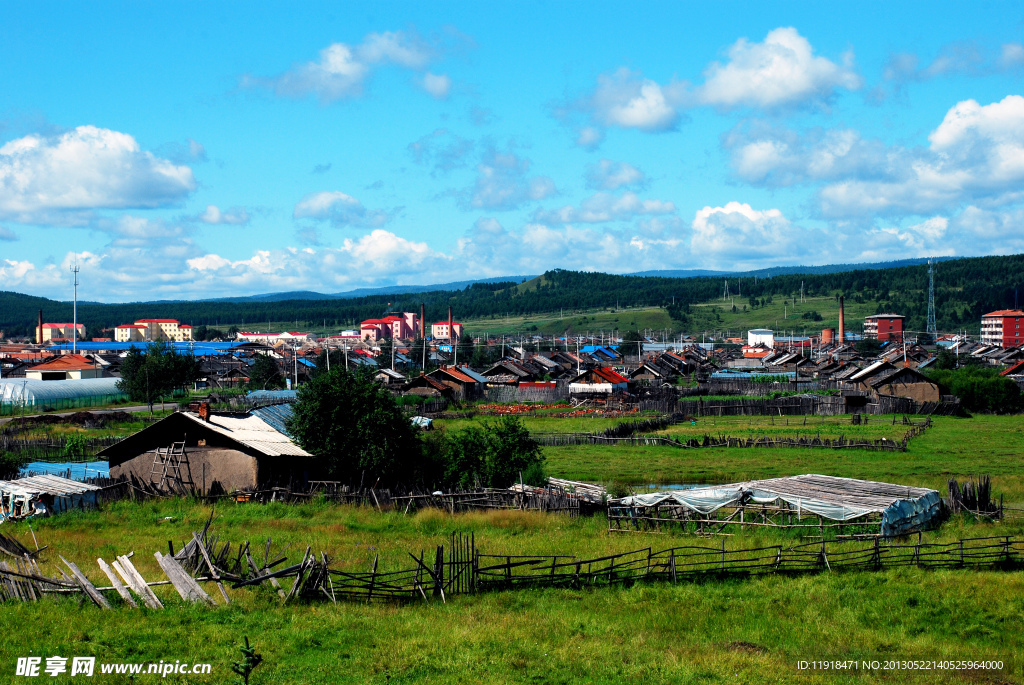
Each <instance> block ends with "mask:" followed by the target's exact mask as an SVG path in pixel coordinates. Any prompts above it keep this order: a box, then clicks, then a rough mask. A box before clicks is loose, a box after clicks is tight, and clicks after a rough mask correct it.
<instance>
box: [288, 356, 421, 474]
mask: <svg viewBox="0 0 1024 685" xmlns="http://www.w3.org/2000/svg"><path fill="white" fill-rule="evenodd" d="M288 427H289V431H290V432H291V434H292V435H293V436H295V439H296V440H297V441H298V443H299V444H300V445H301V446H302V448H303V449H305V450H306V451H307V452H309V453H310V454H312V455H314V456H315V457H316V458H317V459H318V460H319V461H320V462H321V463H322V464H323V466H324V468H325V470H326V471H327V472H328V473H329V474H330V475H331V476H332V477H334V478H338V479H343V480H344V479H351V480H360V479H361V478H362V474H363V472H365V474H366V480H364V481H363V482H365V483H369V484H371V485H372V484H373V483H375V482H376V481H377V480H378V479H380V482H381V483H383V484H387V485H391V484H394V483H397V482H398V481H404V482H411V481H415V480H418V479H419V478H420V473H421V471H420V466H421V461H422V459H421V455H422V451H421V446H420V443H419V441H418V440H417V439H416V434H415V431H414V429H413V427H412V425H411V424H410V423H409V420H408V419H406V418H405V416H404V415H403V414H402V411H401V409H400V408H399V407H398V404H397V403H396V402H395V398H394V397H393V396H392V395H391V394H390V393H389V392H388V391H387V390H386V389H385V388H384V387H383V386H382V385H381V384H380V383H377V382H376V381H374V380H373V374H372V372H370V371H368V370H362V369H361V370H359V371H358V372H356V373H349V372H347V371H345V369H344V368H343V367H342V368H334V366H333V365H332V366H331V371H330V373H321V374H319V375H317V376H316V377H315V378H313V379H312V380H310V381H309V382H308V383H306V384H305V385H303V386H302V388H300V389H299V394H298V401H297V402H296V403H295V407H294V413H293V417H292V420H291V422H290V423H289V426H288Z"/></svg>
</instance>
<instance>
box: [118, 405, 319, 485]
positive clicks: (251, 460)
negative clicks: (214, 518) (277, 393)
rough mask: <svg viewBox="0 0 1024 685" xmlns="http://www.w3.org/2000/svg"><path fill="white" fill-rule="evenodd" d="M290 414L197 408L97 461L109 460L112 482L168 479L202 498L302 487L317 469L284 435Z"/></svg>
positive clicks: (283, 409)
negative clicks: (266, 488) (230, 411)
mask: <svg viewBox="0 0 1024 685" xmlns="http://www.w3.org/2000/svg"><path fill="white" fill-rule="evenodd" d="M291 415H292V405H291V404H275V405H270V406H264V407H258V408H255V409H253V410H251V411H248V412H244V413H233V414H229V413H217V412H212V411H209V408H208V406H206V405H201V406H200V407H199V411H179V412H175V413H174V414H171V415H170V416H168V417H166V418H164V419H162V420H160V421H158V422H156V423H154V424H153V425H151V426H147V427H146V428H144V429H142V430H141V431H139V432H138V433H135V434H134V435H131V436H129V437H127V438H125V439H124V440H122V441H121V442H118V443H116V444H114V445H111V446H110V447H107V448H106V449H104V450H103V451H101V452H100V453H99V456H101V457H103V458H105V459H107V460H108V462H109V464H110V477H111V478H119V477H122V476H124V477H127V478H135V479H137V480H140V481H142V482H143V483H152V484H153V485H157V486H163V485H165V482H164V481H165V480H167V479H168V478H170V479H172V480H179V481H180V482H181V483H182V484H184V485H185V488H186V489H187V488H188V487H189V486H191V487H193V488H195V490H196V491H198V492H203V493H220V492H232V491H236V490H255V489H258V488H264V487H270V486H288V485H289V484H298V483H304V482H306V481H307V480H309V478H310V477H314V476H316V475H318V474H317V468H316V465H315V463H314V462H313V460H312V459H311V456H312V455H310V454H309V453H308V452H306V451H305V450H304V449H302V448H301V447H300V446H299V445H297V444H296V443H295V441H294V440H293V439H292V437H291V436H290V435H289V434H288V429H287V423H288V420H289V419H290V418H291ZM168 461H171V462H172V464H171V466H170V467H165V464H166V463H167V462H168ZM174 462H177V463H174Z"/></svg>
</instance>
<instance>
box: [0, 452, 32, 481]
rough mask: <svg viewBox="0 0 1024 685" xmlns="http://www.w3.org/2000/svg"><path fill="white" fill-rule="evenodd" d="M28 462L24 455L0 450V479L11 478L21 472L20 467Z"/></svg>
mask: <svg viewBox="0 0 1024 685" xmlns="http://www.w3.org/2000/svg"><path fill="white" fill-rule="evenodd" d="M27 463H28V460H27V459H25V458H24V457H22V456H20V455H18V454H16V453H15V452H7V451H2V452H0V480H13V479H15V478H17V477H18V474H19V473H21V469H22V468H23V467H24V466H25V464H27Z"/></svg>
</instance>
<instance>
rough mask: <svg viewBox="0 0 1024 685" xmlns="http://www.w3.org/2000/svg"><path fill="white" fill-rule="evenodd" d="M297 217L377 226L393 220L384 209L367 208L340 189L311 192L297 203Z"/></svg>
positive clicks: (334, 222)
mask: <svg viewBox="0 0 1024 685" xmlns="http://www.w3.org/2000/svg"><path fill="white" fill-rule="evenodd" d="M292 216H293V217H294V218H296V219H318V220H322V221H330V222H331V223H332V224H334V225H335V226H358V227H364V228H376V227H380V226H383V225H384V224H386V223H387V222H388V221H390V220H391V215H390V214H389V213H388V212H386V211H384V210H382V209H367V208H366V207H364V206H363V203H361V202H360V201H359V200H357V199H355V198H354V197H352V196H351V195H347V194H345V193H342V192H340V191H333V192H332V191H324V192H319V193H310V194H309V195H307V196H306V197H304V198H302V200H300V201H299V202H298V204H296V205H295V210H294V212H293V213H292Z"/></svg>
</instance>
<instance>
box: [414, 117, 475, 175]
mask: <svg viewBox="0 0 1024 685" xmlns="http://www.w3.org/2000/svg"><path fill="white" fill-rule="evenodd" d="M407 149H408V150H409V154H410V155H412V158H413V161H414V162H416V163H417V164H422V165H424V166H429V167H431V168H432V172H433V173H435V174H436V173H438V172H440V173H446V172H449V171H451V170H452V169H458V168H461V167H464V166H466V165H467V164H468V163H469V156H470V155H471V154H472V153H473V151H474V150H475V149H476V144H475V143H474V142H473V141H472V140H467V139H465V138H461V137H459V136H457V135H455V134H454V133H452V132H451V131H449V130H448V129H446V128H439V129H436V130H434V131H433V132H432V133H428V134H427V135H425V136H423V137H422V138H420V139H419V140H416V141H413V142H412V143H409V146H408V148H407Z"/></svg>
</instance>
